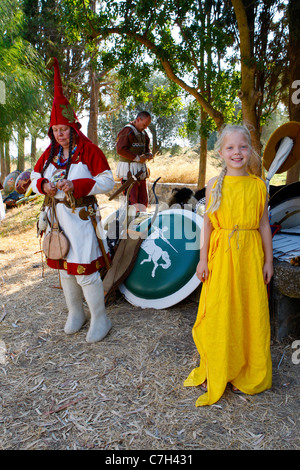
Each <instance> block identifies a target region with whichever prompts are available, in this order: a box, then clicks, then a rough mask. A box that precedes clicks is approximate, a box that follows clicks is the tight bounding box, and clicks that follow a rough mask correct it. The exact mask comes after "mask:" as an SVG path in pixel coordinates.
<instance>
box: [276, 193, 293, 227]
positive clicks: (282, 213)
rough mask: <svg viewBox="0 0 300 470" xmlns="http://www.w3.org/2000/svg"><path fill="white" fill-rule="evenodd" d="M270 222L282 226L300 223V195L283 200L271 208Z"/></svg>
mask: <svg viewBox="0 0 300 470" xmlns="http://www.w3.org/2000/svg"><path fill="white" fill-rule="evenodd" d="M270 224H271V225H281V227H282V228H291V227H296V225H299V224H300V197H295V198H291V199H287V200H286V201H282V202H281V203H279V204H277V205H276V206H274V207H271V208H270Z"/></svg>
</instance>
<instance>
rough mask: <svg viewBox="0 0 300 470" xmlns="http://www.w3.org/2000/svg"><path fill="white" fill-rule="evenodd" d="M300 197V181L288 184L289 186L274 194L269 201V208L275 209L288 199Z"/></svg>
mask: <svg viewBox="0 0 300 470" xmlns="http://www.w3.org/2000/svg"><path fill="white" fill-rule="evenodd" d="M299 195H300V181H297V182H296V183H291V184H288V185H287V186H283V187H280V189H279V190H278V191H277V192H276V193H275V194H273V196H272V197H271V198H270V200H269V206H270V207H271V208H272V207H275V206H277V205H278V204H280V203H281V202H284V201H286V200H287V199H292V198H296V197H299Z"/></svg>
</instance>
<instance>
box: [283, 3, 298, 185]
mask: <svg viewBox="0 0 300 470" xmlns="http://www.w3.org/2000/svg"><path fill="white" fill-rule="evenodd" d="M288 19H289V28H290V31H289V48H288V53H289V61H290V67H289V83H290V87H289V118H290V121H297V122H300V98H299V96H300V94H299V91H298V92H297V90H296V89H298V90H299V84H300V82H299V79H300V55H299V50H300V4H299V0H290V1H289V5H288ZM299 176H300V161H299V162H298V163H297V164H296V165H294V166H293V167H292V168H290V169H289V170H288V171H287V178H286V184H290V183H295V182H296V181H299Z"/></svg>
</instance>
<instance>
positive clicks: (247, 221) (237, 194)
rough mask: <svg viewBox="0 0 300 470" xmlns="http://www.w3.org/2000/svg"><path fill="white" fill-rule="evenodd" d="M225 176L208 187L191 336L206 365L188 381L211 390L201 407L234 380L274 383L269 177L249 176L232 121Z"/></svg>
mask: <svg viewBox="0 0 300 470" xmlns="http://www.w3.org/2000/svg"><path fill="white" fill-rule="evenodd" d="M218 152H219V155H220V157H221V159H222V160H223V164H224V166H223V169H222V171H221V173H220V175H219V176H218V177H216V178H212V179H211V180H210V181H209V182H208V184H207V189H206V201H207V202H206V213H205V215H204V223H203V228H202V230H201V246H200V261H199V264H198V266H197V276H198V277H199V278H200V279H201V281H202V283H203V285H202V291H201V297H200V302H199V309H198V315H197V319H196V322H195V325H194V327H193V338H194V341H195V344H196V347H197V349H198V352H199V354H200V366H199V367H196V368H195V369H193V370H192V372H191V373H190V374H189V376H188V378H187V379H186V381H185V383H184V385H185V386H200V388H201V390H202V391H204V392H205V393H204V394H203V395H201V396H200V397H199V398H198V400H197V402H196V406H203V405H208V404H213V403H215V402H216V401H218V400H219V399H220V398H221V396H222V395H223V393H224V391H225V389H226V386H227V384H228V383H229V384H230V386H231V389H232V391H234V392H236V393H240V392H243V393H247V394H250V395H252V394H255V393H259V392H262V391H263V390H266V389H267V388H269V387H270V386H271V381H272V364H271V356H270V325H269V308H268V298H267V290H266V284H267V283H269V282H270V280H271V277H272V275H273V250H272V235H271V230H270V225H269V220H268V212H267V193H266V185H265V183H264V181H263V180H262V179H261V178H259V177H257V176H254V175H253V174H251V170H250V161H251V158H253V157H254V152H253V149H252V145H251V137H250V133H249V131H248V130H247V128H246V127H244V126H237V125H227V126H226V127H225V128H224V129H223V131H222V132H221V134H220V137H219V140H218Z"/></svg>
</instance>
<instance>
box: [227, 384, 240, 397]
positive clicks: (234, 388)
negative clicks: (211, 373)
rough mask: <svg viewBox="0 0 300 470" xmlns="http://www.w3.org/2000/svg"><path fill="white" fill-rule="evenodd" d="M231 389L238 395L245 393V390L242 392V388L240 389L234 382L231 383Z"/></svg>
mask: <svg viewBox="0 0 300 470" xmlns="http://www.w3.org/2000/svg"><path fill="white" fill-rule="evenodd" d="M230 389H231V391H232V393H235V394H236V395H243V392H241V390H239V389H238V388H236V387H235V386H234V385H232V384H230Z"/></svg>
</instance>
